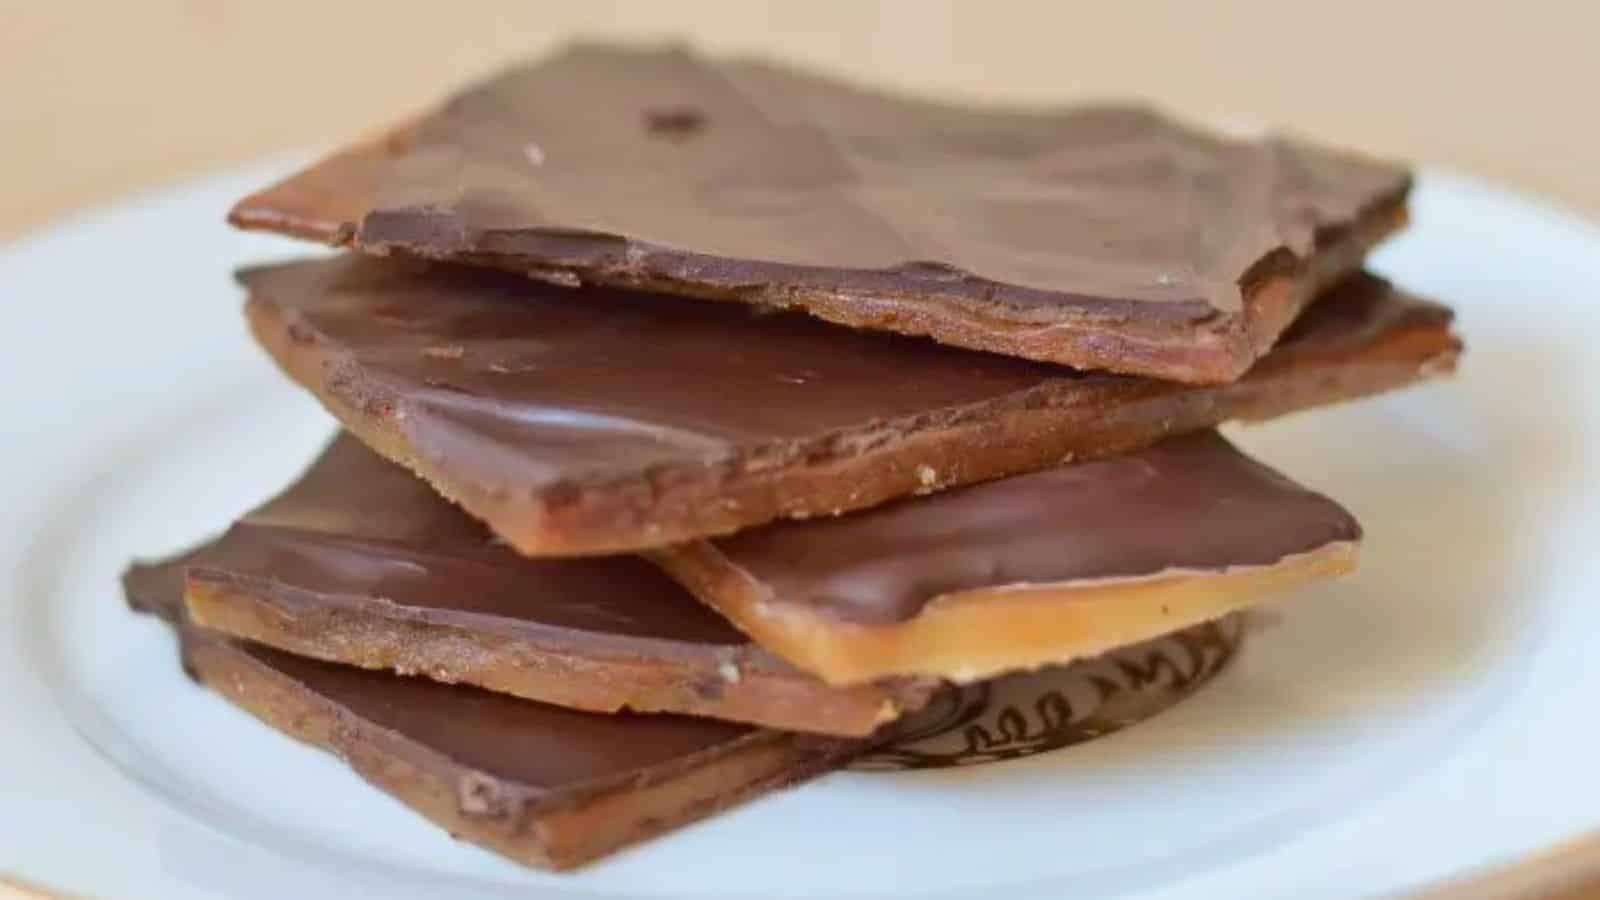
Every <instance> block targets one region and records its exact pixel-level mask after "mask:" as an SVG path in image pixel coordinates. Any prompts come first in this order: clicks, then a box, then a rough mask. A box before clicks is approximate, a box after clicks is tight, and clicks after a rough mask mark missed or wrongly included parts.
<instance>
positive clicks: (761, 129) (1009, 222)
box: [230, 46, 1411, 382]
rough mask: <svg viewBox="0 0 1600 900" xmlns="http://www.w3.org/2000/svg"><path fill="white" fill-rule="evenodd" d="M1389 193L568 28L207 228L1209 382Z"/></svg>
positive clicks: (1113, 118) (1311, 165)
mask: <svg viewBox="0 0 1600 900" xmlns="http://www.w3.org/2000/svg"><path fill="white" fill-rule="evenodd" d="M1410 187H1411V176H1410V174H1409V172H1408V171H1407V170H1406V169H1405V168H1403V167H1400V166H1396V165H1392V164H1388V163H1383V162H1378V161H1375V160H1371V159H1367V158H1363V157H1360V156H1357V155H1354V154H1350V153H1344V152H1336V151H1332V150H1327V149H1323V148H1320V147H1315V146H1311V145H1309V144H1306V143H1303V142H1299V141H1293V140H1286V139H1281V138H1266V139H1253V140H1238V139H1229V138H1224V137H1221V136H1218V135H1214V134H1210V133H1206V132H1203V131H1200V130H1197V129H1194V128H1191V127H1189V126H1187V125H1183V124H1181V123H1178V122H1176V121H1173V120H1171V119H1168V118H1166V117H1164V116H1162V115H1159V114H1157V113H1155V112H1152V111H1150V110H1148V109H1145V108H1142V107H1137V106H1092V107H1080V108H1067V109H1053V110H1052V109H1041V110H1030V111H1023V110H1008V109H996V108H980V107H971V108H963V107H958V106H952V105H948V104H940V103H934V102H928V101H922V100H913V99H909V98H904V97H895V96H890V95H886V94H880V93H874V92H871V91H868V90H863V89H860V88H855V87H850V86H847V85H844V84H841V83H839V82H836V81H833V80H829V79H826V78H822V77H818V76H815V75H810V74H806V73H803V72H800V71H796V70H792V69H788V68H784V67H780V66H776V65H772V64H768V63H762V62H754V61H737V60H735V61H718V60H712V59H707V58H705V57H702V56H699V55H696V54H694V53H691V52H687V51H684V50H681V49H654V50H652V49H627V48H619V47H604V46H575V47H571V48H569V49H567V50H565V51H564V52H560V53H557V54H555V55H553V56H551V57H548V58H546V59H544V60H542V61H539V62H536V63H533V64H530V65H525V66H520V67H517V68H513V69H510V70H508V71H506V72H504V73H502V74H500V75H499V76H497V77H495V78H492V79H490V80H488V81H485V82H483V83H481V84H477V85H474V86H471V87H469V88H467V89H466V90H465V91H463V92H461V93H459V94H457V95H455V96H454V97H452V98H451V99H450V100H449V101H448V102H446V103H445V104H443V105H442V106H440V107H438V108H437V109H435V110H433V111H432V112H431V113H429V114H427V115H425V116H422V117H421V118H419V119H417V120H415V121H412V122H408V123H406V124H404V125H401V126H399V127H397V128H394V129H392V130H390V131H389V132H387V133H386V134H384V135H383V136H382V137H381V138H379V139H377V140H373V141H369V142H365V143H360V144H357V145H355V146H353V147H350V148H348V149H346V150H344V151H342V152H340V153H338V154H337V155H335V156H333V157H331V158H329V159H327V160H324V161H323V162H321V163H319V164H317V165H315V166H313V167H311V168H310V169H308V170H306V171H304V172H301V173H299V174H297V175H295V176H293V177H291V178H289V179H288V180H287V181H284V182H283V183H280V184H278V185H275V186H273V187H271V188H268V189H266V190H264V191H262V192H260V193H258V194H255V195H253V196H250V197H247V198H245V199H244V200H242V201H240V202H239V203H238V204H237V206H235V208H234V209H233V211H232V213H231V215H230V220H231V221H232V222H233V223H234V224H236V225H238V226H241V227H244V228H251V229H263V230H271V231H277V232H280V233H285V234H290V235H296V236H300V237H304V238H310V239H314V240H320V241H324V242H327V243H330V244H335V245H342V246H349V247H353V248H357V249H360V250H363V251H366V252H369V253H374V254H381V255H387V254H393V255H406V256H414V257H422V258H427V259H436V260H449V261H453V262H465V263H471V264H474V265H482V266H492V267H498V268H502V269H508V270H511V271H514V272H517V273H518V274H522V275H530V276H532V277H535V278H539V279H544V280H550V281H555V282H558V283H562V284H591V285H609V286H617V287H628V288H641V289H647V290H651V291H658V292H661V293H669V294H681V295H687V296H693V297H700V298H707V299H716V300H731V301H739V302H744V303H752V304H758V305H761V306H766V307H779V308H785V309H799V310H804V311H806V312H808V313H810V314H812V315H814V316H817V317H820V318H822V319H826V320H829V321H832V322H836V323H840V324H844V325H849V326H853V327H857V328H869V329H877V330H885V331H894V332H899V333H903V334H912V335H927V336H931V337H932V338H934V339H935V340H938V341H940V342H943V343H947V344H953V345H957V346H961V347H967V348H971V349H978V350H988V351H993V352H997V353H1004V354H1009V355H1015V356H1022V357H1027V358H1030V359H1037V360H1043V361H1048V362H1054V363H1062V364H1066V365H1071V366H1074V367H1077V368H1080V369H1105V370H1112V371H1118V372H1125V373H1133V374H1142V375H1151V376H1156V377H1161V378H1166V379H1173V380H1180V381H1190V382H1221V381H1230V380H1232V379H1234V378H1237V377H1238V376H1239V375H1240V374H1242V373H1243V372H1244V371H1245V369H1247V368H1248V367H1249V366H1250V364H1251V362H1252V361H1253V360H1255V359H1256V358H1257V357H1258V356H1260V355H1261V354H1263V353H1265V352H1266V350H1267V349H1268V348H1269V347H1270V346H1271V345H1272V344H1273V342H1274V339H1275V338H1276V337H1277V335H1278V334H1279V333H1280V332H1281V331H1282V330H1283V329H1284V328H1285V327H1286V326H1287V325H1288V324H1289V323H1290V322H1291V321H1293V319H1294V318H1295V316H1296V315H1297V314H1298V313H1299V311H1300V310H1301V309H1302V308H1303V307H1304V306H1305V305H1306V304H1307V303H1308V302H1309V301H1310V300H1311V299H1312V298H1313V297H1314V296H1315V295H1316V294H1317V293H1319V292H1320V290H1321V289H1322V288H1324V287H1326V286H1328V285H1330V284H1332V283H1333V282H1334V281H1336V280H1338V279H1339V278H1340V277H1341V276H1343V275H1344V274H1347V273H1349V272H1352V271H1354V270H1355V269H1358V268H1359V267H1360V265H1361V260H1362V257H1363V256H1364V255H1365V254H1366V252H1367V251H1368V250H1369V249H1370V248H1371V247H1372V246H1373V245H1375V244H1376V243H1378V242H1379V241H1380V240H1382V239H1383V238H1384V237H1386V236H1388V235H1389V234H1391V233H1393V232H1394V231H1396V230H1398V229H1399V228H1400V227H1402V226H1403V225H1404V223H1405V218H1406V211H1405V202H1406V196H1407V193H1408V191H1409V189H1410ZM609 296H610V295H605V294H598V293H591V294H588V295H586V296H584V297H582V298H574V302H582V303H591V302H593V303H599V302H604V301H605V300H606V299H608V297H609Z"/></svg>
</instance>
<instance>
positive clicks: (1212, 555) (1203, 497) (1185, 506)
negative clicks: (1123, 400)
mask: <svg viewBox="0 0 1600 900" xmlns="http://www.w3.org/2000/svg"><path fill="white" fill-rule="evenodd" d="M1360 537H1361V528H1360V526H1359V525H1357V523H1356V520H1355V519H1354V518H1353V517H1352V516H1351V515H1350V514H1349V513H1348V512H1346V511H1345V510H1344V509H1343V508H1342V507H1340V506H1339V505H1338V504H1337V503H1335V502H1333V501H1332V500H1329V499H1328V498H1327V497H1324V496H1322V495H1320V494H1317V493H1314V492H1312V491H1309V490H1307V489H1306V488H1304V487H1301V486H1300V485H1298V484H1296V483H1295V482H1293V481H1291V480H1289V479H1288V478H1285V477H1284V476H1283V475H1280V474H1279V473H1277V472H1275V471H1273V470H1272V469H1270V468H1268V467H1267V466H1264V465H1262V464H1261V463H1259V462H1256V461H1255V460H1253V459H1251V458H1250V457H1248V456H1245V455H1244V454H1243V453H1240V452H1239V451H1238V450H1236V449H1234V448H1233V446H1232V445H1230V444H1229V443H1228V442H1227V441H1226V440H1224V439H1223V438H1222V437H1221V436H1219V435H1217V434H1216V433H1215V432H1201V433H1198V434H1193V435H1188V436H1185V437H1179V438H1174V439H1172V440H1169V441H1164V442H1162V443H1160V444H1156V445H1155V446H1152V447H1148V448H1146V449H1144V450H1141V451H1139V452H1137V453H1131V454H1128V455H1125V456H1117V457H1112V458H1109V459H1103V460H1096V461H1091V462H1085V463H1079V464H1076V465H1070V466H1062V467H1060V468H1057V469H1051V470H1048V471H1043V472H1035V473H1033V474H1030V475H1019V476H1017V477H1014V478H1007V479H1002V480H999V481H991V482H988V483H986V484H981V485H977V486H974V487H967V488H961V489H959V490H953V491H949V492H946V493H943V494H938V495H935V496H932V497H925V498H922V499H918V500H909V501H904V502H900V503H893V504H889V505H887V506H881V507H878V508H876V509H873V510H868V511H866V512H862V513H858V514H855V515H850V516H843V517H840V518H837V519H828V520H815V521H807V522H784V523H780V524H775V525H769V526H767V527H765V528H758V529H754V530H751V531H746V532H741V533H740V534H736V535H734V536H732V537H729V538H722V539H719V540H717V541H716V547H717V549H718V550H719V551H721V552H722V554H723V555H724V556H725V557H727V559H728V560H729V561H731V562H732V563H733V564H734V565H736V566H738V567H739V568H741V569H743V570H744V571H746V572H748V573H749V574H750V575H751V576H753V577H754V578H755V579H756V580H757V581H759V582H760V583H761V584H762V585H764V586H765V588H766V589H767V602H768V603H770V604H776V605H794V606H798V607H804V608H806V609H807V610H808V611H810V612H820V613H824V614H826V615H827V616H829V617H832V618H835V619H839V620H843V621H850V622H862V623H884V622H898V621H904V620H906V619H910V618H912V617H913V616H915V615H917V613H918V612H920V611H921V610H922V609H923V607H925V606H926V605H927V604H928V603H929V602H931V601H932V600H934V599H935V598H937V597H940V596H942V595H948V594H954V593H957V592H961V591H970V590H975V589H992V588H1002V587H1005V586H1008V585H1015V586H1019V587H1020V586H1028V585H1043V584H1066V585H1070V584H1072V583H1074V582H1085V581H1093V580H1096V579H1107V578H1138V577H1143V576H1151V575H1158V574H1161V573H1164V572H1175V573H1176V572H1200V573H1205V572H1215V571H1223V570H1227V569H1231V568H1235V567H1242V566H1265V565H1271V564H1273V563H1277V562H1279V561H1280V560H1283V559H1285V558H1286V557H1290V556H1294V555H1296V554H1300V553H1308V552H1310V551H1313V550H1316V549H1318V548H1321V547H1325V546H1327V545H1329V544H1332V543H1335V542H1341V541H1357V540H1359V539H1360Z"/></svg>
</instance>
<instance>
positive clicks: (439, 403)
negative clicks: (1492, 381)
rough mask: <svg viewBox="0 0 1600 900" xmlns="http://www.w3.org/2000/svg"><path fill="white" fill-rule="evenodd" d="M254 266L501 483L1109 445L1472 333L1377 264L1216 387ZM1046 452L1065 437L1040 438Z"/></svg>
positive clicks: (791, 324) (402, 419) (534, 484)
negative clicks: (1413, 340)
mask: <svg viewBox="0 0 1600 900" xmlns="http://www.w3.org/2000/svg"><path fill="white" fill-rule="evenodd" d="M240 277H241V279H242V281H243V282H244V284H245V285H246V286H247V287H248V288H249V290H250V292H251V303H252V304H253V305H256V306H259V307H262V308H264V309H268V310H270V311H271V312H272V321H273V323H274V324H273V325H272V326H271V327H273V328H275V329H282V330H283V331H284V332H286V335H287V338H288V341H289V342H291V343H293V344H294V345H295V346H304V347H306V348H309V349H310V351H311V352H314V353H316V354H317V355H318V362H317V366H318V367H319V371H318V373H317V374H316V375H315V376H312V377H313V378H314V383H311V384H309V385H308V386H311V387H312V388H313V389H314V390H317V391H318V392H319V393H320V394H323V395H325V396H329V395H331V396H332V397H333V398H334V399H335V400H336V401H337V406H336V408H338V407H343V408H345V409H347V410H354V411H355V412H354V413H351V414H352V415H358V416H361V417H371V418H375V419H382V420H384V421H385V422H386V423H388V425H387V426H386V427H393V428H394V429H395V430H396V431H398V432H399V433H400V434H401V435H402V436H403V440H404V442H405V444H406V447H407V452H408V455H409V456H412V457H415V458H416V459H419V460H422V461H425V462H426V463H428V464H429V465H430V466H431V467H432V470H431V471H430V470H429V469H428V468H427V467H424V471H426V472H428V473H429V477H431V478H434V479H436V480H438V481H440V482H441V483H442V484H443V485H444V487H445V488H446V489H447V491H450V492H452V493H456V494H458V495H462V494H467V489H469V488H470V489H471V490H476V491H481V492H483V493H484V494H487V495H492V496H494V497H501V498H516V497H533V498H539V497H540V496H541V495H548V496H551V497H556V496H568V494H569V492H570V491H572V490H574V489H581V488H592V489H593V490H594V491H595V492H606V491H616V492H619V493H626V492H629V491H631V492H632V494H630V496H633V495H637V494H641V493H644V491H643V490H642V483H644V482H650V483H651V487H650V490H651V491H652V492H654V493H655V494H656V495H657V496H661V495H663V494H664V493H665V492H667V491H668V490H669V489H670V488H671V487H672V486H674V485H678V484H682V483H684V482H688V481H717V480H720V481H722V482H732V481H734V480H737V479H739V478H741V477H744V478H758V477H764V476H767V475H770V474H772V473H774V472H780V471H786V470H790V469H799V468H805V467H808V466H817V465H821V464H825V463H829V462H831V461H835V460H848V459H850V458H853V457H864V456H870V455H873V454H883V453H892V452H894V450H895V449H896V447H897V446H898V445H900V444H901V443H902V442H905V441H907V440H908V439H910V438H913V437H916V436H918V435H926V434H939V435H953V434H954V435H958V434H961V433H963V432H962V430H963V429H969V430H970V429H982V428H984V426H985V423H990V422H995V421H998V420H999V419H1000V418H1002V417H1005V416H1015V417H1018V421H1020V422H1022V423H1024V424H1023V425H1022V426H1020V427H1022V428H1026V427H1027V425H1026V423H1027V422H1028V421H1030V420H1037V421H1038V423H1039V425H1040V426H1041V427H1040V429H1039V430H1040V434H1039V435H1038V437H1037V438H1036V440H1037V441H1038V442H1039V443H1040V445H1041V447H1043V448H1049V447H1051V446H1060V447H1062V448H1063V449H1068V450H1070V452H1073V453H1075V454H1076V455H1079V456H1083V455H1088V454H1091V453H1092V452H1094V450H1095V449H1096V448H1095V447H1094V446H1092V445H1093V444H1094V443H1095V439H1093V438H1087V439H1086V438H1083V437H1079V436H1075V435H1072V434H1066V435H1063V434H1061V433H1060V432H1059V429H1060V428H1061V427H1062V423H1061V421H1060V420H1061V419H1062V418H1064V417H1074V416H1081V417H1084V418H1085V421H1084V422H1083V423H1082V424H1080V425H1079V426H1078V430H1079V431H1080V432H1081V433H1082V434H1083V435H1092V434H1096V433H1098V432H1097V431H1096V429H1098V428H1101V427H1102V426H1106V425H1107V423H1111V425H1112V426H1114V427H1115V429H1116V431H1117V432H1118V435H1119V437H1117V438H1116V439H1115V440H1113V439H1112V438H1110V437H1107V438H1105V439H1104V441H1105V442H1106V443H1108V444H1111V445H1113V446H1115V444H1116V443H1121V444H1122V445H1124V446H1126V445H1127V444H1129V443H1143V442H1148V441H1150V440H1154V439H1156V438H1158V437H1159V436H1160V435H1161V434H1162V432H1163V429H1165V428H1169V427H1172V423H1173V421H1174V420H1177V421H1180V422H1184V423H1191V422H1192V424H1187V427H1204V426H1206V425H1212V424H1216V423H1217V422H1219V421H1221V420H1222V419H1224V418H1226V417H1228V416H1230V415H1233V414H1237V412H1247V411H1248V410H1247V409H1245V407H1246V406H1248V405H1249V404H1256V403H1260V402H1261V397H1260V390H1261V388H1258V387H1257V384H1258V383H1260V384H1268V383H1271V384H1273V390H1274V391H1275V392H1277V393H1281V394H1283V395H1284V397H1285V398H1292V399H1286V400H1285V402H1284V403H1279V404H1277V405H1279V406H1284V405H1287V406H1288V407H1290V408H1297V407H1300V406H1309V405H1314V404H1315V403H1317V402H1326V401H1327V400H1328V399H1337V397H1332V396H1330V397H1328V398H1323V397H1321V396H1319V393H1321V392H1320V391H1319V389H1318V388H1317V387H1316V386H1317V385H1325V384H1333V383H1344V382H1345V381H1347V380H1350V379H1351V376H1350V375H1349V374H1347V373H1346V372H1345V370H1346V369H1349V370H1351V371H1352V372H1356V373H1359V370H1360V366H1361V364H1362V363H1363V361H1364V360H1363V356H1364V354H1366V353H1367V352H1368V351H1369V349H1371V345H1373V344H1374V343H1376V342H1379V341H1381V340H1383V339H1384V338H1385V336H1386V335H1389V334H1391V333H1395V332H1399V331H1402V330H1405V329H1409V328H1415V327H1422V328H1431V329H1434V330H1436V331H1437V332H1438V334H1439V337H1440V342H1441V343H1443V344H1448V345H1450V346H1454V345H1453V339H1450V338H1449V337H1448V335H1447V333H1446V329H1447V328H1448V322H1449V312H1448V311H1447V310H1445V309H1444V308H1442V307H1440V306H1438V305H1436V304H1431V303H1428V302H1426V301H1422V300H1418V299H1416V298H1413V297H1409V296H1407V295H1405V294H1402V293H1400V292H1398V291H1396V290H1395V289H1393V288H1392V287H1391V286H1389V285H1388V284H1387V283H1386V282H1383V281H1381V280H1378V279H1375V278H1372V277H1370V276H1361V277H1358V278H1355V279H1352V280H1351V281H1350V282H1348V283H1347V284H1345V285H1344V286H1342V287H1341V288H1339V289H1337V290H1335V291H1334V292H1332V293H1331V294H1330V295H1329V296H1328V297H1326V298H1324V299H1323V300H1322V301H1320V302H1319V303H1318V304H1316V305H1315V306H1314V307H1313V309H1311V310H1309V311H1308V312H1307V313H1306V316H1305V322H1304V323H1303V324H1302V325H1301V326H1299V327H1297V328H1296V329H1295V331H1294V332H1293V334H1292V336H1291V337H1290V338H1289V339H1286V340H1285V341H1284V343H1283V344H1282V345H1281V346H1280V347H1279V348H1277V349H1276V350H1274V352H1273V353H1272V354H1270V355H1269V356H1268V357H1267V359H1265V360H1263V361H1262V362H1261V364H1260V365H1259V366H1258V367H1257V368H1258V370H1259V372H1252V373H1251V374H1249V375H1247V376H1246V377H1245V378H1244V379H1243V380H1241V381H1240V382H1239V383H1237V384H1234V385H1225V386H1213V387H1196V386H1185V385H1177V384H1170V383H1156V382H1150V381H1147V380H1143V379H1137V378H1132V377H1127V376H1115V375H1105V374H1081V373H1076V372H1073V371H1071V370H1066V369H1062V368H1059V367H1055V366H1050V365H1045V364H1039V363H1032V362H1027V361H1023V360H1018V359H1014V358H1010V357H1002V356H996V355H991V354H983V353H972V352H967V351H962V350H955V349H951V348H948V347H943V346H940V345H938V344H935V343H932V342H930V341H926V340H918V339H910V338H898V337H892V336H886V335H875V334H869V333H865V332H853V331H846V330H842V329H838V328H834V327H832V326H829V325H825V324H822V323H818V322H816V321H814V320H811V319H809V318H806V317H803V316H798V315H789V314H773V313H759V312H755V311H752V310H748V309H745V308H742V307H735V306H729V305H726V304H715V303H686V302H663V301H662V300H661V298H659V297H656V296H653V295H649V294H640V293H631V292H621V291H610V290H603V289H579V290H571V289H566V288H560V287H555V286H549V285H540V284H534V283H530V282H527V281H526V280H524V279H520V278H517V277H514V276H510V275H507V274H504V273H497V272H492V271H485V270H474V269H467V268H458V267H448V266H428V265H424V264H418V263H410V264H408V263H403V262H400V261H392V260H391V261H381V262H380V261H375V260H370V259H366V258H363V257H359V256H347V257H342V258H339V259H335V260H320V261H308V262H300V263H290V264H284V265H281V266H273V267H264V268H258V269H251V270H246V271H245V272H243V273H241V276H240ZM269 346H271V344H270V342H269ZM275 352H281V351H275ZM1302 361H1304V362H1306V363H1307V365H1308V367H1312V368H1322V369H1325V370H1326V371H1322V372H1308V373H1307V376H1306V377H1307V379H1308V380H1307V384H1306V385H1304V386H1299V385H1296V384H1295V383H1292V382H1289V383H1278V382H1272V381H1271V379H1276V378H1279V377H1282V376H1284V375H1285V373H1286V371H1287V372H1288V373H1289V376H1290V377H1293V374H1294V372H1293V370H1294V369H1295V367H1296V366H1297V365H1298V364H1299V363H1300V362H1302ZM1424 361H1426V357H1421V358H1418V359H1417V360H1415V362H1416V363H1418V364H1420V363H1422V362H1424ZM298 377H301V378H302V379H303V380H304V379H305V378H306V376H305V375H300V376H298ZM1388 380H1389V381H1392V380H1393V379H1392V378H1391V379H1388ZM1387 386H1390V384H1389V383H1384V384H1383V385H1381V387H1387ZM1373 389H1381V388H1380V387H1375V388H1373ZM1296 392H1298V393H1296ZM1345 393H1348V390H1346V392H1345ZM1235 396H1237V397H1238V398H1239V399H1238V400H1237V401H1234V400H1233V399H1232V398H1234V397H1235ZM1235 402H1237V405H1238V410H1237V411H1236V410H1235V408H1233V407H1230V405H1229V404H1230V403H1235ZM347 421H348V420H347ZM1108 427H1109V426H1108ZM1052 429H1056V430H1052ZM358 430H359V429H358ZM1130 434H1131V437H1130ZM1141 438H1142V440H1141ZM963 440H978V439H977V438H963ZM979 442H980V443H981V441H979ZM1085 444H1089V445H1090V446H1084V445H1085ZM975 452H978V453H981V452H983V451H982V449H981V448H977V449H975ZM1050 453H1056V454H1057V455H1059V453H1058V452H1057V451H1053V450H1050V449H1043V450H1041V455H1043V454H1050ZM916 461H917V460H911V461H910V463H911V464H912V465H914V464H915V462H916ZM913 486H916V482H912V484H911V485H908V486H907V488H906V490H909V489H910V488H911V487H913ZM730 490H731V488H730ZM713 493H714V490H713ZM469 496H470V495H469ZM803 500H804V498H803V497H801V498H797V502H798V501H803ZM469 506H470V504H469ZM474 511H475V512H477V513H478V514H479V515H484V516H485V517H486V518H489V519H490V522H491V524H492V525H494V526H496V527H497V528H498V527H500V526H501V525H503V524H504V523H501V522H496V521H495V520H494V518H493V517H492V516H489V515H487V514H486V513H485V512H484V511H483V510H481V509H480V510H474ZM782 512H783V511H782V510H773V511H772V512H768V513H766V514H765V517H766V518H771V517H772V516H773V515H774V514H779V515H781V514H782ZM642 515H648V514H647V513H646V514H642ZM655 520H656V521H657V523H658V524H660V517H659V516H656V517H655ZM763 520H764V519H761V518H755V519H752V520H749V521H747V522H746V523H745V524H754V523H755V522H759V521H763ZM687 536H690V537H692V536H694V535H692V534H691V535H687Z"/></svg>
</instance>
